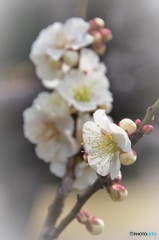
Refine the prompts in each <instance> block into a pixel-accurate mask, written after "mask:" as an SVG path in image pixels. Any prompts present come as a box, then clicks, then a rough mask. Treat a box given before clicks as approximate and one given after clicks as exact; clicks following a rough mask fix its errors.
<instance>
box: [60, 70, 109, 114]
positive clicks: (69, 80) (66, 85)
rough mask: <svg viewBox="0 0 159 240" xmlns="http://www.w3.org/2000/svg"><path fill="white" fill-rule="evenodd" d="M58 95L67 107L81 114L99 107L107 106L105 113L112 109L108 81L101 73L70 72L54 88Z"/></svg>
mask: <svg viewBox="0 0 159 240" xmlns="http://www.w3.org/2000/svg"><path fill="white" fill-rule="evenodd" d="M56 89H57V91H58V92H59V94H60V95H61V96H62V97H63V98H65V99H66V100H67V102H68V104H69V105H72V106H73V107H74V108H75V109H76V110H78V111H81V112H87V111H92V110H95V109H96V108H97V106H100V105H103V104H104V105H106V106H107V112H109V111H110V109H111V107H112V101H113V98H112V94H111V92H110V91H109V81H108V79H107V77H106V76H105V75H104V74H103V73H102V72H99V71H97V72H89V73H87V74H85V73H84V72H81V71H78V70H72V71H71V72H70V73H68V74H66V75H65V77H64V79H63V81H62V82H61V83H60V84H58V85H57V86H56Z"/></svg>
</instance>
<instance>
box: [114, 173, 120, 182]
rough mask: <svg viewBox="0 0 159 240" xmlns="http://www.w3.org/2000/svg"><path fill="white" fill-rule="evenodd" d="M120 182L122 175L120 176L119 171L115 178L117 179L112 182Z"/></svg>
mask: <svg viewBox="0 0 159 240" xmlns="http://www.w3.org/2000/svg"><path fill="white" fill-rule="evenodd" d="M121 180H122V174H121V171H119V173H118V176H117V178H115V179H114V181H115V182H116V183H120V182H121Z"/></svg>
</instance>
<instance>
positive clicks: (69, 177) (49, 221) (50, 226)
mask: <svg viewBox="0 0 159 240" xmlns="http://www.w3.org/2000/svg"><path fill="white" fill-rule="evenodd" d="M73 179H74V159H70V160H69V162H68V165H67V170H66V175H65V177H64V178H63V179H62V181H61V184H60V186H59V188H58V189H57V192H56V196H55V199H54V201H53V203H51V205H50V206H49V208H48V214H47V217H46V219H45V222H44V224H43V227H42V230H41V233H40V236H39V240H45V239H47V240H49V239H51V236H52V232H53V230H54V226H55V224H56V221H57V219H58V217H59V216H60V215H61V213H62V209H63V207H64V201H65V199H66V197H67V196H68V194H69V193H70V192H71V190H72V183H73Z"/></svg>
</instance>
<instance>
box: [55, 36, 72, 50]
mask: <svg viewBox="0 0 159 240" xmlns="http://www.w3.org/2000/svg"><path fill="white" fill-rule="evenodd" d="M70 43H71V40H70V39H69V37H68V36H67V34H66V33H64V32H62V33H61V32H59V33H57V34H56V47H57V48H59V49H64V48H65V47H66V46H67V45H69V44H70Z"/></svg>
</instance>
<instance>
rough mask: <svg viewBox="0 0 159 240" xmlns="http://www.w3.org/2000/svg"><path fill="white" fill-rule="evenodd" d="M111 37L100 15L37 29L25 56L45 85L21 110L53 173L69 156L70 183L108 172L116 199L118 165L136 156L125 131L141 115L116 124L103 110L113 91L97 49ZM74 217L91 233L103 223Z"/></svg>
mask: <svg viewBox="0 0 159 240" xmlns="http://www.w3.org/2000/svg"><path fill="white" fill-rule="evenodd" d="M111 39H112V33H111V31H110V30H109V29H107V28H105V23H104V21H103V20H102V19H99V18H95V19H93V20H91V21H90V22H86V21H84V20H83V19H81V18H71V19H68V20H67V21H66V22H65V23H64V24H62V23H54V24H52V25H50V26H48V27H47V28H45V29H44V30H42V31H41V32H40V34H39V36H38V37H37V39H36V40H35V42H34V43H33V45H32V48H31V53H30V59H31V61H32V62H33V63H34V65H35V69H36V74H37V76H38V77H39V78H40V79H41V81H42V84H43V85H44V87H45V88H47V90H48V91H46V92H42V93H40V94H39V95H38V96H37V98H36V99H35V100H34V101H33V104H32V106H31V107H30V108H28V109H26V110H25V111H24V114H23V116H24V134H25V137H26V138H27V139H28V140H30V141H31V142H32V143H33V144H35V145H36V148H35V151H36V154H37V156H38V157H39V158H40V159H42V160H43V161H45V162H47V163H49V166H50V171H51V172H52V173H54V174H55V175H56V176H57V177H64V176H65V174H66V169H67V164H68V162H69V161H70V159H71V158H73V159H74V168H73V169H74V182H73V187H74V188H76V189H79V190H83V189H85V188H87V187H88V186H90V185H92V184H93V183H94V182H95V181H96V179H97V178H98V177H99V176H101V177H104V178H107V185H105V188H106V190H107V192H108V194H109V195H110V197H111V199H112V200H114V201H121V200H123V199H125V197H127V194H128V192H127V190H126V188H125V187H124V186H122V185H120V181H121V178H122V177H121V172H120V168H121V164H122V165H131V164H133V163H134V162H135V161H136V158H137V155H136V152H135V151H134V150H133V149H132V147H131V141H130V136H133V134H134V133H135V132H136V130H137V128H138V127H139V126H140V124H141V121H140V120H139V119H137V120H136V121H135V122H133V121H132V120H131V119H128V118H124V119H123V120H121V121H120V122H119V124H118V125H116V124H114V123H113V120H112V119H111V118H110V117H109V116H108V115H106V114H109V113H110V111H111V109H112V102H113V97H112V93H111V92H110V89H109V80H108V78H107V76H106V71H107V69H106V66H105V65H104V64H103V63H102V62H101V61H100V57H99V55H102V54H104V52H105V50H106V44H107V42H109V41H110V40H111ZM93 112H94V113H93ZM152 130H153V128H152V126H151V125H145V126H144V127H143V129H142V131H143V134H149V133H150V132H152ZM81 143H82V146H81ZM82 152H85V154H84V156H83V153H82ZM77 220H78V221H79V222H80V223H83V224H84V225H85V227H86V229H87V230H88V231H89V232H91V233H92V234H99V233H100V232H101V231H102V230H103V227H104V223H103V221H102V220H100V219H98V218H95V217H91V216H90V215H89V214H88V213H86V212H84V211H83V212H79V213H78V215H77Z"/></svg>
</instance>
